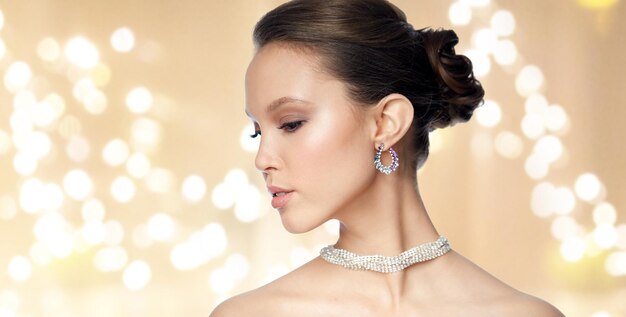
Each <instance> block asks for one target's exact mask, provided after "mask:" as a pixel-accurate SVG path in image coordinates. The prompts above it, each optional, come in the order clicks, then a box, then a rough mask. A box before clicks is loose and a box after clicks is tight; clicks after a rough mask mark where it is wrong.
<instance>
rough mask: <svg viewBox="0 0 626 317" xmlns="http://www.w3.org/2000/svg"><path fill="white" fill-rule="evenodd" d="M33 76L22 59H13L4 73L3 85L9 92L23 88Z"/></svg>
mask: <svg viewBox="0 0 626 317" xmlns="http://www.w3.org/2000/svg"><path fill="white" fill-rule="evenodd" d="M32 77H33V71H32V70H31V68H30V66H29V65H28V64H27V63H25V62H23V61H15V62H13V63H11V65H9V67H8V68H7V70H6V72H5V73H4V87H5V88H6V89H7V90H8V91H10V92H17V91H18V90H20V89H22V88H25V87H26V85H28V83H29V82H30V80H31V78H32Z"/></svg>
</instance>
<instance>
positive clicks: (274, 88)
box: [245, 43, 337, 115]
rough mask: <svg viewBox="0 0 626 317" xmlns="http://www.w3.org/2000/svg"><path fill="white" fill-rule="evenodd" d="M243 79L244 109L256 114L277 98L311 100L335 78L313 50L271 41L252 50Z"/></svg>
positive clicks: (250, 113)
mask: <svg viewBox="0 0 626 317" xmlns="http://www.w3.org/2000/svg"><path fill="white" fill-rule="evenodd" d="M245 82H246V113H248V114H249V115H258V114H259V111H260V109H261V107H267V106H268V105H270V104H272V103H274V102H275V101H276V100H278V99H284V98H291V99H295V100H311V98H310V97H311V96H314V95H316V94H319V93H320V92H321V90H323V89H328V88H329V86H330V85H332V84H333V82H337V80H335V79H334V78H333V77H332V76H329V75H327V74H326V73H324V72H323V71H322V70H321V67H320V63H319V58H318V57H317V55H316V54H314V53H313V52H312V51H310V50H306V49H300V48H294V47H291V46H287V45H285V44H280V43H270V44H267V45H266V46H264V47H263V48H261V49H260V50H259V51H258V52H257V53H256V54H255V56H254V58H253V59H252V61H251V62H250V65H249V66H248V70H247V72H246V79H245Z"/></svg>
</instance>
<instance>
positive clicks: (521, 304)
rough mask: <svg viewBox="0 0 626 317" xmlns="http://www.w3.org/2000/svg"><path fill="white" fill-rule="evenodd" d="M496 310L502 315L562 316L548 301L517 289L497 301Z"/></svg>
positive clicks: (514, 316) (520, 316)
mask: <svg viewBox="0 0 626 317" xmlns="http://www.w3.org/2000/svg"><path fill="white" fill-rule="evenodd" d="M497 306H498V307H497V311H498V312H501V313H502V314H503V315H506V316H512V317H517V316H519V317H522V316H541V317H564V316H565V315H563V313H562V312H561V311H559V310H558V309H557V308H556V307H554V306H553V305H551V304H550V303H548V302H546V301H544V300H543V299H540V298H538V297H535V296H532V295H528V294H525V293H522V292H519V291H518V294H517V295H514V296H511V297H509V298H507V299H505V300H502V301H500V302H499V303H497Z"/></svg>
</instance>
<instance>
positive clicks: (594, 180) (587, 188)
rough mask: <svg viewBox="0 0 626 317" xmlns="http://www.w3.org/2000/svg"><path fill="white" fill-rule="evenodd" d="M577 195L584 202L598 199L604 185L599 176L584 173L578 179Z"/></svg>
mask: <svg viewBox="0 0 626 317" xmlns="http://www.w3.org/2000/svg"><path fill="white" fill-rule="evenodd" d="M575 189H576V195H577V196H578V198H580V199H582V200H584V201H593V200H595V199H597V198H598V197H599V196H600V194H601V192H602V184H601V183H600V180H599V179H598V176H596V175H595V174H592V173H584V174H582V175H580V176H578V178H577V179H576V187H575Z"/></svg>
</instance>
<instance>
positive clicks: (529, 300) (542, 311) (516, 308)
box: [451, 252, 564, 317]
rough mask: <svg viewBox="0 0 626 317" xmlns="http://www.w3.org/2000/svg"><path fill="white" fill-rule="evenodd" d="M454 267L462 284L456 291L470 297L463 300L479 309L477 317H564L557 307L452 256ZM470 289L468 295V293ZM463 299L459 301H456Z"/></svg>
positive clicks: (470, 263) (456, 256)
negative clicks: (486, 316) (478, 316)
mask: <svg viewBox="0 0 626 317" xmlns="http://www.w3.org/2000/svg"><path fill="white" fill-rule="evenodd" d="M451 258H452V259H453V264H454V265H455V266H456V270H455V271H456V278H457V280H458V281H463V284H464V285H459V286H458V288H457V290H460V291H461V292H464V293H466V294H467V293H469V294H471V295H466V296H468V297H465V299H466V300H467V303H472V305H476V306H477V307H482V309H480V311H482V314H480V315H483V316H484V315H489V316H492V315H493V316H512V317H516V316H520V317H522V316H524V317H526V316H542V317H543V316H545V317H563V316H564V315H563V313H561V312H560V311H559V310H558V309H557V308H556V307H554V306H553V305H551V304H550V303H548V302H546V301H544V300H542V299H540V298H538V297H535V296H532V295H529V294H526V293H524V292H522V291H520V290H517V289H515V288H514V287H512V286H510V285H508V284H507V283H505V282H503V281H502V280H500V279H498V278H496V277H495V276H493V275H491V274H490V273H488V272H487V271H485V270H483V269H482V268H480V267H479V266H478V265H476V264H475V263H473V262H472V261H470V260H468V259H467V258H465V257H463V256H462V255H460V254H458V253H456V252H455V253H454V256H453V257H451ZM467 287H471V290H472V291H471V292H467ZM457 298H462V297H460V296H459V297H457Z"/></svg>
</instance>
